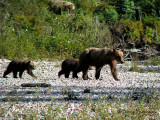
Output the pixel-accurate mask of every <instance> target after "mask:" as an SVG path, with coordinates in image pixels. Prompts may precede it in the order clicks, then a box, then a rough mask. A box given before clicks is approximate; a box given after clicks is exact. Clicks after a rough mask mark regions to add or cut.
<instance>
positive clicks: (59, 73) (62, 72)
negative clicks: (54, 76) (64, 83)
mask: <svg viewBox="0 0 160 120" xmlns="http://www.w3.org/2000/svg"><path fill="white" fill-rule="evenodd" d="M64 73H65V72H64V71H63V70H60V71H59V72H58V77H59V78H60V76H61V75H62V74H64Z"/></svg>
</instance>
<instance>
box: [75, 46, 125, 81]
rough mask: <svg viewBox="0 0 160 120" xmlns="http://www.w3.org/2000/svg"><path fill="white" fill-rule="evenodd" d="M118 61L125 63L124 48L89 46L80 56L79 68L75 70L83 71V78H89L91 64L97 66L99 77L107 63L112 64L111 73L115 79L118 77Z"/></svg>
mask: <svg viewBox="0 0 160 120" xmlns="http://www.w3.org/2000/svg"><path fill="white" fill-rule="evenodd" d="M117 62H120V63H124V59H123V50H116V49H109V48H88V49H86V50H85V51H84V52H82V53H81V55H80V58H79V64H80V66H79V68H78V69H77V70H76V71H75V72H74V74H75V75H76V74H77V72H79V71H82V72H83V76H82V77H83V79H88V68H89V66H95V67H96V73H95V77H96V79H99V76H100V71H101V69H102V67H103V66H104V65H106V64H108V65H110V68H111V73H112V75H113V77H114V79H115V80H117V81H118V80H119V79H118V78H117V69H116V65H117Z"/></svg>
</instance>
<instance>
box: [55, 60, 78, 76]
mask: <svg viewBox="0 0 160 120" xmlns="http://www.w3.org/2000/svg"><path fill="white" fill-rule="evenodd" d="M78 66H79V59H74V58H69V59H66V60H64V61H63V62H62V66H61V68H62V69H61V70H60V71H59V73H58V77H60V76H61V75H62V74H65V78H69V74H70V72H71V71H72V72H73V71H75V70H76V68H77V67H78ZM74 77H76V78H78V76H77V74H76V75H75V76H74Z"/></svg>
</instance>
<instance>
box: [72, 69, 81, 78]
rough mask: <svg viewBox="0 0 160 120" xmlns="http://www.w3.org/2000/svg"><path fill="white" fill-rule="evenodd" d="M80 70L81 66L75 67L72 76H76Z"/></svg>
mask: <svg viewBox="0 0 160 120" xmlns="http://www.w3.org/2000/svg"><path fill="white" fill-rule="evenodd" d="M81 71H82V69H81V67H78V68H76V70H74V71H73V75H72V77H73V78H78V76H77V74H78V73H79V72H81Z"/></svg>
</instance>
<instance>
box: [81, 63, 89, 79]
mask: <svg viewBox="0 0 160 120" xmlns="http://www.w3.org/2000/svg"><path fill="white" fill-rule="evenodd" d="M88 68H89V66H86V67H85V68H84V69H83V76H82V77H83V79H84V80H87V79H88Z"/></svg>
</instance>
